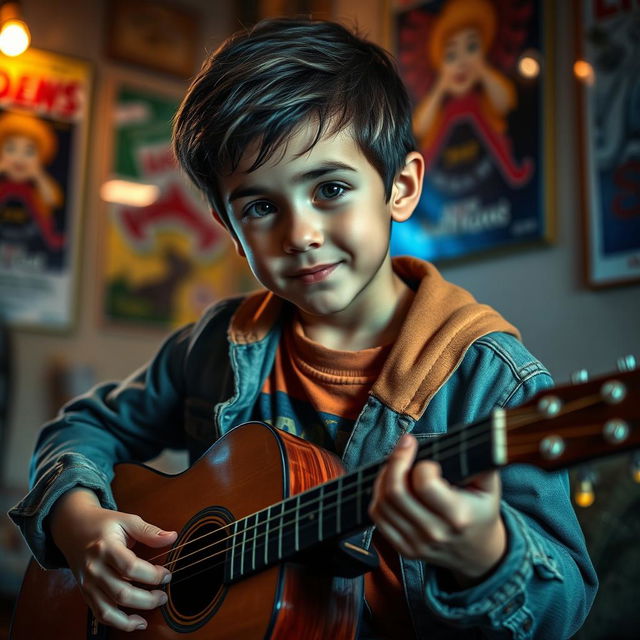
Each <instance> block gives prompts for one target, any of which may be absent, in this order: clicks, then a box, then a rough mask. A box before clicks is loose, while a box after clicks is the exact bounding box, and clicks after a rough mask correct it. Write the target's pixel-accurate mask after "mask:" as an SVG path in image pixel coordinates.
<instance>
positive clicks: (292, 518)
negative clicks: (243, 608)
mask: <svg viewBox="0 0 640 640" xmlns="http://www.w3.org/2000/svg"><path fill="white" fill-rule="evenodd" d="M503 430H504V420H503V413H502V412H501V411H500V410H498V411H496V412H494V414H493V416H492V417H491V418H490V419H487V420H481V421H478V422H476V423H472V424H469V425H466V426H464V427H461V428H455V429H452V430H451V431H450V432H449V433H447V434H445V435H442V436H440V437H434V438H433V439H432V440H430V441H429V442H425V443H422V444H421V445H420V447H419V449H418V453H417V455H416V461H419V460H435V461H437V462H439V463H440V465H441V467H442V473H443V476H444V477H445V478H446V479H447V480H449V481H450V482H453V483H456V482H460V481H462V480H464V479H465V478H467V477H469V476H471V475H474V474H475V473H478V472H480V471H484V470H486V469H489V468H493V467H496V466H499V465H500V464H504V462H505V461H506V457H505V455H504V444H505V440H504V436H503ZM385 462H386V460H382V461H380V462H376V463H374V464H371V465H368V466H366V467H362V468H361V469H358V470H357V471H355V472H352V473H349V474H346V475H344V476H341V477H339V478H336V479H334V480H331V481H329V482H326V483H325V484H322V485H319V486H317V487H314V488H313V489H310V490H309V491H305V492H304V493H300V494H298V495H295V496H293V497H291V498H288V499H287V500H284V501H282V502H279V503H277V504H275V505H272V506H270V507H268V508H267V509H263V510H262V511H258V512H256V513H253V514H251V515H249V516H247V517H246V518H243V519H241V520H238V521H236V522H234V523H233V524H232V525H229V526H230V527H232V531H231V534H232V535H231V536H230V538H229V546H228V550H227V562H226V570H225V575H226V577H227V580H228V581H230V582H231V581H235V580H239V579H241V578H243V577H245V576H246V575H249V574H251V573H254V572H256V571H260V570H262V569H264V568H266V567H268V566H270V565H273V564H276V563H279V562H282V561H285V560H288V559H290V558H292V557H293V556H295V555H296V554H298V553H300V552H303V551H306V550H308V549H311V548H313V547H314V546H316V545H319V544H321V543H323V542H328V541H331V540H334V539H336V538H340V537H343V536H346V535H349V534H351V533H354V532H356V531H358V530H360V529H363V528H364V527H367V526H369V525H370V524H372V523H371V519H370V518H369V514H368V508H369V502H370V501H371V496H372V493H373V484H374V481H375V478H376V476H377V475H378V472H379V471H380V469H381V468H382V466H383V465H384V464H385Z"/></svg>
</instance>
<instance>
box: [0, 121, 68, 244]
mask: <svg viewBox="0 0 640 640" xmlns="http://www.w3.org/2000/svg"><path fill="white" fill-rule="evenodd" d="M56 151H57V140H56V135H55V133H54V131H53V130H52V128H51V126H50V125H49V124H47V123H46V122H44V121H43V120H41V119H39V118H37V117H35V116H32V115H28V114H23V113H17V112H7V113H4V114H2V115H0V219H1V220H2V227H3V234H2V235H3V236H4V239H5V240H9V241H21V242H22V243H25V244H27V245H29V246H30V245H32V244H33V240H34V236H39V238H40V240H41V241H42V242H43V243H44V245H45V246H46V248H47V249H48V250H49V251H52V250H53V251H55V250H58V249H60V248H61V247H62V246H63V244H64V236H63V235H61V234H60V233H59V232H57V231H56V229H55V225H54V218H53V213H54V210H55V209H56V208H57V207H59V206H61V204H62V202H63V196H62V191H61V189H60V187H59V185H58V184H57V183H56V181H55V180H54V179H53V178H52V177H51V176H50V175H49V174H48V173H47V171H46V170H45V167H46V166H47V165H48V164H49V163H50V162H51V161H52V159H53V158H54V157H55V154H56Z"/></svg>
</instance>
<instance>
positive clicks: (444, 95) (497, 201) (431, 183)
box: [392, 0, 552, 261]
mask: <svg viewBox="0 0 640 640" xmlns="http://www.w3.org/2000/svg"><path fill="white" fill-rule="evenodd" d="M545 6H546V3H544V2H542V1H537V0H525V1H522V0H432V1H430V2H410V1H407V0H404V1H402V0H397V2H396V11H395V12H394V27H395V33H394V39H395V53H396V56H397V60H398V65H399V69H400V73H401V75H402V77H403V79H404V81H405V84H406V86H407V89H408V91H409V95H410V98H411V100H412V104H413V130H414V135H415V138H416V142H417V147H418V149H419V150H420V151H421V153H422V154H423V156H424V158H425V161H426V174H425V180H424V186H423V194H422V197H421V199H420V203H419V205H418V207H417V210H416V212H415V213H414V215H413V216H412V217H411V218H410V219H409V220H408V221H406V222H404V223H402V224H394V229H393V236H392V252H393V253H394V254H402V253H408V254H411V255H416V256H418V257H421V258H424V259H427V260H432V261H437V260H442V259H448V258H459V257H462V256H466V255H469V254H472V253H476V252H480V251H484V250H487V249H495V248H502V247H507V246H511V245H520V244H522V243H529V242H535V241H540V240H545V239H550V237H551V225H550V217H551V206H552V203H551V202H550V200H551V198H550V197H548V194H550V193H551V192H552V189H551V188H550V184H549V181H550V180H551V179H552V177H551V171H550V170H549V166H548V164H549V157H548V154H549V149H548V143H549V142H550V139H549V138H550V136H549V135H548V132H547V131H546V127H547V123H546V122H545V116H546V115H547V114H545V104H544V103H545V101H546V100H547V99H548V87H549V86H550V81H549V77H548V73H546V72H544V70H545V65H544V57H545V55H546V53H547V50H548V47H549V45H548V43H547V42H546V40H545V37H546V36H545V30H544V28H543V24H544V21H545V16H544V14H545V8H544V7H545Z"/></svg>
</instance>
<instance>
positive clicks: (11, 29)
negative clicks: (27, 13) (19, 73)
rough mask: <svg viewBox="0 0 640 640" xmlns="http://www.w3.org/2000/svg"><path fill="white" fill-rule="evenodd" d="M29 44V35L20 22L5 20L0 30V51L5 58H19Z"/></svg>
mask: <svg viewBox="0 0 640 640" xmlns="http://www.w3.org/2000/svg"><path fill="white" fill-rule="evenodd" d="M30 42H31V34H30V33H29V29H28V27H27V25H26V24H25V23H24V22H22V20H7V22H5V23H4V24H3V25H2V29H0V51H2V53H4V54H5V55H6V56H19V55H20V54H21V53H24V52H25V51H26V50H27V48H28V47H29V43H30Z"/></svg>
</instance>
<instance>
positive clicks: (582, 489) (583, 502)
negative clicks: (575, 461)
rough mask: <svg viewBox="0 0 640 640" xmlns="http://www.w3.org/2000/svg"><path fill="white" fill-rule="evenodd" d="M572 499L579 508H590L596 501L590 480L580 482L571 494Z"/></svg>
mask: <svg viewBox="0 0 640 640" xmlns="http://www.w3.org/2000/svg"><path fill="white" fill-rule="evenodd" d="M573 499H574V501H575V503H576V504H577V505H578V506H579V507H584V508H586V507H590V506H591V505H592V504H593V503H594V502H595V499H596V495H595V493H594V492H593V483H592V482H591V480H580V482H579V483H578V488H577V489H576V491H575V493H574V494H573Z"/></svg>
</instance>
